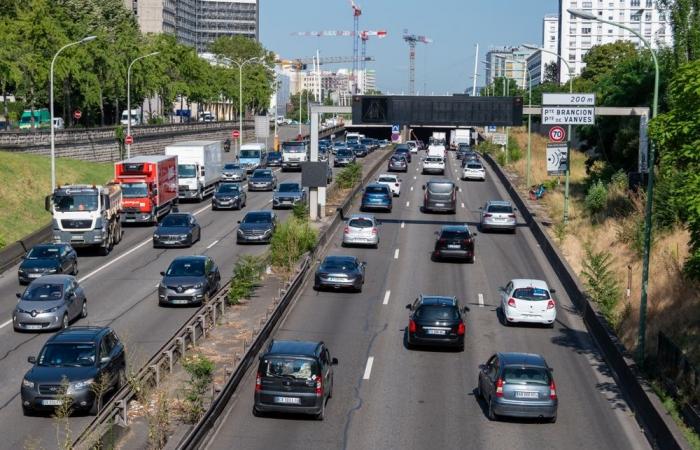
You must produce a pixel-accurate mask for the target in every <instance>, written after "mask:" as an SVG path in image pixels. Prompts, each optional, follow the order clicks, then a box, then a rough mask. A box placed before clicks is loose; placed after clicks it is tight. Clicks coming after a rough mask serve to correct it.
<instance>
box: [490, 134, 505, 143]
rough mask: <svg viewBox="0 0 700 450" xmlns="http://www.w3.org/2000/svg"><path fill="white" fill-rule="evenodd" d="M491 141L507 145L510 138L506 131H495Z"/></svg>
mask: <svg viewBox="0 0 700 450" xmlns="http://www.w3.org/2000/svg"><path fill="white" fill-rule="evenodd" d="M491 142H493V143H494V144H496V145H506V144H507V143H508V138H507V136H506V134H505V133H493V134H492V135H491Z"/></svg>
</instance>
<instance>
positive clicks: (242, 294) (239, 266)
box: [228, 255, 265, 305]
mask: <svg viewBox="0 0 700 450" xmlns="http://www.w3.org/2000/svg"><path fill="white" fill-rule="evenodd" d="M264 270H265V260H264V259H263V258H262V257H259V256H253V255H242V256H241V257H240V258H238V261H236V264H235V265H234V266H233V276H232V277H231V284H230V286H229V290H228V303H229V304H231V305H236V304H238V302H240V301H241V299H244V298H248V297H250V296H251V295H252V293H253V291H254V290H255V286H256V285H257V283H258V282H259V281H260V275H262V273H263V271H264Z"/></svg>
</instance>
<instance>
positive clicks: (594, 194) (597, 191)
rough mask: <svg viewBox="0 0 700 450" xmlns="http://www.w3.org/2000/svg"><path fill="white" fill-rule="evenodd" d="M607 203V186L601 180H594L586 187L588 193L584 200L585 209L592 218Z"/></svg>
mask: <svg viewBox="0 0 700 450" xmlns="http://www.w3.org/2000/svg"><path fill="white" fill-rule="evenodd" d="M607 203H608V188H607V187H606V186H605V183H603V182H602V181H601V180H598V181H596V182H595V183H593V184H592V185H591V186H590V187H589V188H588V193H587V194H586V198H585V200H584V206H585V207H586V211H588V214H590V215H591V216H592V217H593V218H595V217H596V216H597V215H598V214H599V213H600V212H602V211H603V210H604V209H605V207H606V206H607Z"/></svg>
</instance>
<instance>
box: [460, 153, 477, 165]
mask: <svg viewBox="0 0 700 450" xmlns="http://www.w3.org/2000/svg"><path fill="white" fill-rule="evenodd" d="M461 159H462V169H464V166H466V165H467V164H469V163H475V162H477V163H478V162H479V154H478V153H476V152H475V151H472V150H470V151H467V152H462V158H461Z"/></svg>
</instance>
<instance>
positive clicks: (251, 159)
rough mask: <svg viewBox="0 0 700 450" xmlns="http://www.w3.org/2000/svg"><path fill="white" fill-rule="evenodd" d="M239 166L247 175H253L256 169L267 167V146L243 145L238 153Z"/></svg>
mask: <svg viewBox="0 0 700 450" xmlns="http://www.w3.org/2000/svg"><path fill="white" fill-rule="evenodd" d="M238 164H240V165H241V167H242V168H244V169H245V170H246V172H247V173H253V171H254V170H255V169H262V168H265V167H267V148H266V147H265V144H255V143H253V144H243V145H241V149H240V150H239V152H238Z"/></svg>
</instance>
